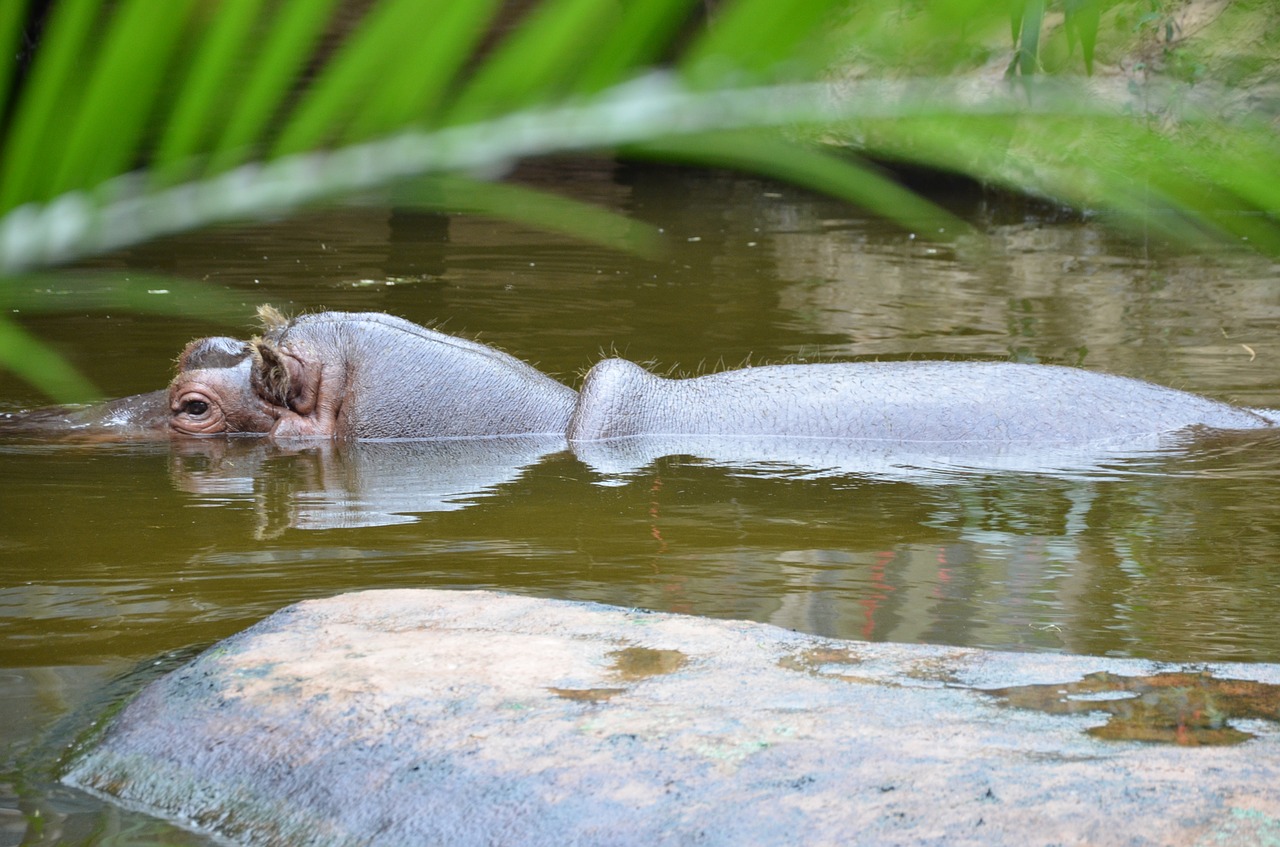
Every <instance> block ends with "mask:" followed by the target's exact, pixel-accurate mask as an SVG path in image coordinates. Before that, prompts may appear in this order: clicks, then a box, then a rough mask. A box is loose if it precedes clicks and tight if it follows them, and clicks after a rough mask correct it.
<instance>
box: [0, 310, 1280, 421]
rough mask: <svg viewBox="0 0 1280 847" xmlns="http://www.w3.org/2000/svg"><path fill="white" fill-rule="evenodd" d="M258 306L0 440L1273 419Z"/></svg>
mask: <svg viewBox="0 0 1280 847" xmlns="http://www.w3.org/2000/svg"><path fill="white" fill-rule="evenodd" d="M259 313H260V317H261V319H262V321H263V323H264V330H263V332H262V334H261V335H260V336H256V337H253V338H251V339H249V340H247V341H244V340H238V339H233V338H221V337H219V338H202V339H198V340H196V341H193V342H191V343H190V344H188V345H187V347H186V349H185V350H184V351H183V353H182V355H181V357H180V358H179V360H178V373H177V376H175V377H174V379H173V381H172V382H171V383H170V385H169V388H168V390H167V391H156V392H151V393H148V394H141V395H137V396H135V397H127V398H124V399H122V400H116V401H113V402H110V403H105V404H102V405H99V406H93V407H88V408H85V409H80V410H74V411H68V410H54V411H49V410H46V411H41V412H35V413H28V414H27V415H11V416H9V420H8V422H7V425H6V426H0V431H4V430H5V429H8V431H10V432H14V431H18V430H21V429H24V428H25V429H26V430H39V431H52V430H61V431H68V432H76V433H83V434H104V433H105V434H108V435H111V436H116V437H123V438H134V437H137V438H145V437H155V436H167V437H178V438H183V437H202V436H203V437H207V436H214V435H218V436H267V437H270V438H272V439H297V438H302V439H339V440H388V439H452V438H475V437H502V436H530V435H555V436H558V437H560V438H562V439H565V440H567V441H568V443H569V444H571V445H588V444H592V443H597V442H608V441H616V440H619V439H634V438H646V439H655V438H656V439H667V440H668V441H670V440H671V439H676V440H679V439H695V440H696V439H699V438H716V439H724V438H729V439H755V440H756V442H757V443H758V442H760V440H761V439H763V440H765V441H768V440H769V439H786V440H790V441H795V440H799V439H826V440H838V441H844V442H875V443H893V444H949V445H1009V444H1031V445H1075V444H1088V443H1094V442H1098V441H1104V440H1106V441H1116V440H1123V439H1132V438H1140V437H1149V436H1162V435H1165V434H1170V433H1181V432H1187V431H1196V430H1197V429H1205V430H1213V431H1220V430H1255V429H1262V428H1269V427H1274V426H1276V424H1277V421H1278V420H1280V413H1277V412H1275V411H1272V410H1267V409H1251V408H1243V407H1238V406H1232V405H1230V404H1227V403H1223V402H1219V401H1216V400H1212V399H1209V398H1206V397H1201V396H1199V395H1195V394H1191V393H1188V392H1184V391H1179V390H1176V389H1172V388H1166V387H1162V386H1159V385H1154V384H1151V383H1148V382H1143V381H1141V380H1137V379H1131V378H1128V377H1122V376H1114V375H1107V374H1100V373H1095V372H1090V371H1085V370H1081V369H1078V368H1069V367H1062V366H1056V365H1031V364H1016V363H1010V362H950V361H909V362H844V363H825V364H783V365H767V366H758V367H747V368H742V369H739V370H731V371H725V372H721V373H713V374H708V375H704V376H698V377H692V378H687V379H671V378H666V377H661V376H658V375H655V374H653V373H650V372H649V371H647V370H645V369H644V368H642V367H640V366H639V365H636V364H633V363H631V362H627V361H625V360H622V359H606V360H604V361H601V362H599V363H598V364H596V365H595V366H594V367H592V368H591V370H590V371H589V372H588V373H587V374H586V377H585V379H584V380H583V383H582V388H581V390H580V391H574V390H573V389H572V388H570V387H568V386H566V385H564V384H562V383H560V382H557V381H556V380H554V379H552V378H550V377H548V376H546V375H545V374H543V373H541V372H539V371H538V370H536V369H535V368H533V367H532V366H530V365H528V364H526V363H524V362H522V361H520V360H518V359H516V358H514V357H512V356H510V355H508V354H506V353H503V352H500V351H498V350H495V349H493V348H492V347H488V346H486V345H483V344H479V343H476V342H474V341H467V340H464V339H461V338H457V337H454V336H450V335H445V334H443V333H440V332H436V331H434V330H430V329H427V328H424V327H421V326H418V325H416V324H413V323H411V322H409V321H406V320H402V319H400V318H396V317H392V316H390V315H386V314H381V313H346V312H322V313H316V314H306V315H302V316H299V317H294V318H292V319H286V318H285V317H284V316H283V315H281V314H280V313H279V312H277V311H275V310H274V309H272V308H270V307H264V308H262V309H260V310H259Z"/></svg>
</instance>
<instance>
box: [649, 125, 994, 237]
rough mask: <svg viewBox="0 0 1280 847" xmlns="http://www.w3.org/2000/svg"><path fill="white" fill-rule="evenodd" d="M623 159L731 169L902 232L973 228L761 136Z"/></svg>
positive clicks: (812, 153) (673, 145)
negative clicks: (796, 188) (844, 203)
mask: <svg viewBox="0 0 1280 847" xmlns="http://www.w3.org/2000/svg"><path fill="white" fill-rule="evenodd" d="M624 152H625V153H627V154H630V155H639V156H644V157H657V158H663V159H674V160H679V161H682V162H692V163H695V164H702V165H709V166H712V167H723V168H735V169H741V170H749V171H752V172H754V173H760V174H765V175H767V176H772V177H775V178H777V179H782V180H786V181H788V182H791V183H794V184H796V185H801V186H804V187H807V188H810V189H813V190H815V191H820V192H823V193H825V194H830V195H833V196H836V197H840V198H843V199H845V200H848V201H850V202H852V203H856V204H857V205H859V206H861V207H863V208H865V209H868V210H870V211H872V212H874V213H876V214H878V215H880V216H882V217H884V218H887V219H889V220H891V221H894V222H895V223H897V224H899V225H900V226H902V227H904V228H906V229H917V228H921V227H928V228H931V229H936V228H945V229H946V230H947V232H948V233H950V234H951V236H955V235H958V234H961V233H965V232H969V231H970V229H971V227H970V226H969V225H968V224H967V223H965V222H964V221H962V220H960V219H959V218H956V217H955V216H953V215H952V214H951V213H950V212H947V211H945V210H943V209H941V208H939V207H938V206H935V205H934V204H932V203H930V202H928V201H927V200H924V199H923V198H921V197H919V196H918V195H916V194H914V193H912V192H910V191H908V190H907V189H905V188H903V187H902V186H900V185H898V184H897V183H896V182H894V181H893V180H891V179H889V178H888V177H886V176H883V175H882V174H880V173H878V172H877V171H876V170H874V169H872V168H871V167H868V166H865V165H862V164H860V163H858V162H856V161H851V160H849V159H846V158H842V157H838V156H835V155H832V154H830V153H824V152H821V151H819V150H815V149H813V148H808V147H802V146H799V145H795V144H790V143H788V142H786V141H784V140H782V139H780V138H778V137H776V136H774V135H770V134H764V133H746V132H733V133H709V134H704V135H696V136H688V137H683V138H667V139H663V140H660V141H653V142H645V143H642V144H636V145H630V146H628V147H627V148H625V151H624Z"/></svg>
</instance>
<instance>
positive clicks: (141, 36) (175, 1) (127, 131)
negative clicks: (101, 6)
mask: <svg viewBox="0 0 1280 847" xmlns="http://www.w3.org/2000/svg"><path fill="white" fill-rule="evenodd" d="M192 7H193V4H192V0H166V2H164V3H161V4H155V3H153V2H151V0H130V2H126V3H123V4H122V5H120V6H118V7H117V8H116V9H115V10H114V12H113V14H112V17H111V22H110V26H109V28H108V31H107V35H106V39H105V41H104V42H103V44H102V46H101V47H100V48H99V51H98V56H97V61H96V62H94V63H93V65H92V66H91V67H90V68H89V69H88V72H87V73H86V75H85V83H86V88H85V92H84V95H83V97H82V98H81V101H80V108H79V109H78V110H77V112H76V114H75V116H74V118H73V119H72V120H71V122H70V126H69V128H68V129H66V130H64V131H65V132H66V134H67V135H68V137H69V143H68V146H67V147H66V150H65V152H64V154H63V157H62V161H61V162H60V163H59V166H58V168H57V171H56V176H55V178H54V180H53V183H52V191H51V193H52V194H53V195H54V196H56V195H58V194H62V193H63V192H66V191H71V190H74V189H78V188H85V187H89V186H94V185H97V184H98V183H100V182H102V181H104V180H106V179H108V178H109V177H112V176H116V175H117V174H120V173H123V172H124V171H127V170H129V169H130V168H131V167H132V166H133V165H134V163H135V162H136V161H137V157H138V152H139V146H140V142H141V140H142V137H143V134H144V132H145V130H146V121H147V118H148V117H149V116H150V114H151V109H152V108H153V107H154V105H155V104H156V102H157V101H159V100H160V99H161V94H160V89H161V86H162V85H163V84H164V81H165V78H166V70H167V68H168V65H169V59H170V57H171V56H172V55H173V53H174V52H175V51H176V49H177V46H178V43H179V39H178V33H179V31H180V30H181V28H182V26H183V25H184V23H185V22H186V20H187V18H188V16H189V14H190V11H191V9H192ZM126 91H127V92H129V96H128V97H121V96H120V93H121V92H126ZM105 126H110V127H111V131H110V132H106V133H104V132H101V131H100V130H101V128H102V127H105Z"/></svg>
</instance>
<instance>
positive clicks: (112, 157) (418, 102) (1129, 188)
mask: <svg viewBox="0 0 1280 847" xmlns="http://www.w3.org/2000/svg"><path fill="white" fill-rule="evenodd" d="M1062 2H1064V3H1065V4H1066V5H1065V6H1063V7H1061V8H1062V9H1063V11H1064V12H1065V13H1066V14H1067V16H1068V21H1067V24H1066V25H1065V27H1062V28H1061V29H1062V33H1061V35H1062V37H1063V38H1066V39H1068V40H1069V41H1070V43H1071V48H1072V50H1074V46H1075V45H1077V44H1078V45H1080V46H1081V53H1082V54H1083V56H1082V59H1083V63H1084V64H1085V65H1086V66H1087V67H1089V68H1090V69H1092V67H1093V65H1094V62H1095V54H1096V51H1097V50H1098V49H1100V48H1098V47H1097V44H1096V41H1097V38H1096V36H1097V34H1098V32H1099V31H1100V30H1099V27H1100V26H1101V24H1100V23H1099V21H1100V15H1101V14H1102V12H1101V8H1102V4H1101V3H1100V0H1062ZM1133 2H1136V0H1133ZM525 5H528V6H529V8H528V9H527V11H523V12H522V13H521V14H519V15H518V20H515V21H514V25H513V21H512V20H511V18H512V12H511V10H510V9H509V8H507V7H504V6H503V5H502V4H501V3H500V2H499V0H435V2H430V3H423V2H421V0H380V1H379V0H367V2H355V3H351V2H347V3H344V2H341V0H309V2H305V3H304V2H290V1H289V0H220V2H218V3H216V4H209V3H202V2H198V0H165V2H163V3H157V2H155V1H154V0H56V2H54V3H52V4H51V7H50V12H49V17H48V20H47V21H46V25H45V26H44V27H43V30H42V33H41V36H40V39H39V43H38V47H37V48H36V49H35V50H34V53H33V56H34V59H33V61H32V62H31V64H30V67H29V68H27V69H25V73H24V74H23V75H22V77H21V78H20V79H18V78H15V77H14V75H13V72H14V68H13V67H12V66H6V67H3V68H0V96H3V97H4V98H5V99H4V102H3V103H0V116H3V120H4V123H3V125H0V274H4V273H9V274H12V273H15V272H18V271H21V270H23V269H30V268H39V267H47V266H50V265H57V264H62V263H66V262H68V261H72V260H75V259H77V258H80V257H83V256H86V255H90V254H93V253H95V252H101V251H106V250H111V249H114V248H117V247H120V246H123V245H126V244H130V243H135V242H138V241H142V240H146V239H149V238H153V237H155V236H157V235H160V234H164V233H168V232H173V231H175V230H178V229H183V228H190V227H198V226H202V225H206V224H210V223H215V222H220V221H226V220H235V219H252V218H254V217H261V216H266V215H275V214H279V213H281V212H287V211H289V210H292V209H295V208H298V207H300V206H302V205H304V204H314V203H316V202H319V201H323V200H326V199H330V198H336V197H340V196H344V195H350V194H352V193H357V192H363V193H367V192H369V191H370V190H371V189H379V188H383V187H390V186H392V185H394V184H397V183H401V182H403V181H404V180H405V179H406V178H417V177H421V176H427V175H432V174H435V175H437V176H438V177H440V179H439V180H438V181H437V182H435V183H434V188H424V187H423V186H424V184H422V183H416V184H415V185H414V187H410V188H408V189H407V190H405V191H402V192H401V193H400V194H399V195H398V196H397V198H396V199H397V202H408V203H416V204H420V205H424V206H429V207H437V208H440V207H444V208H449V207H452V208H455V209H456V208H458V207H459V203H460V200H459V198H460V197H462V196H464V195H467V194H470V195H471V200H470V202H468V203H466V204H463V205H465V206H466V207H467V208H472V209H477V210H481V211H483V212H485V213H489V214H501V213H504V212H507V213H510V214H513V215H514V216H515V217H518V218H523V219H525V220H537V221H539V222H540V223H541V224H542V225H545V226H549V227H552V228H556V229H560V230H562V231H565V232H569V233H572V234H574V235H575V236H576V237H587V238H594V239H596V240H598V241H601V242H602V243H607V244H613V245H615V246H617V247H619V248H622V249H638V248H639V249H645V248H646V247H647V248H649V249H651V248H652V246H653V244H654V243H655V238H656V236H655V234H654V233H652V232H649V233H645V232H643V231H642V227H640V225H638V224H635V223H634V222H627V221H625V220H619V219H617V218H615V217H612V216H610V215H607V214H604V213H602V212H601V211H600V210H595V209H584V208H583V207H581V206H580V204H575V203H570V202H567V201H558V200H533V199H531V197H530V194H529V193H528V192H527V191H524V190H521V191H519V192H516V191H515V190H514V189H513V190H512V191H510V192H506V191H504V190H502V189H501V188H499V187H497V186H488V187H487V188H489V189H492V190H485V189H486V187H484V186H481V185H479V184H478V183H476V182H474V181H471V182H464V181H463V180H466V179H469V177H468V176H467V175H468V174H470V175H475V174H494V173H498V172H501V171H502V170H503V169H504V168H505V167H506V166H507V165H508V164H509V163H511V162H513V161H515V160H518V159H520V158H522V157H526V156H536V155H541V154H546V153H555V152H565V151H592V150H605V151H609V150H613V151H617V150H627V151H630V153H631V154H633V155H644V156H657V157H662V158H664V159H670V160H678V161H689V162H698V163H708V164H715V165H721V166H731V167H739V168H746V169H750V170H754V171H757V172H763V173H767V174H770V175H773V176H776V177H780V178H784V179H790V180H793V181H796V182H799V183H801V184H804V185H807V186H809V187H813V188H817V189H820V190H824V191H827V192H830V193H832V194H835V195H837V196H839V197H843V198H845V199H848V200H850V201H851V202H854V203H857V204H859V205H862V206H864V207H866V208H869V209H871V210H873V211H875V212H878V213H880V214H883V215H885V216H887V217H889V218H891V219H894V220H898V221H901V222H903V223H904V224H908V225H909V224H911V223H912V222H915V221H922V220H923V221H928V222H930V224H931V225H932V224H935V223H937V224H939V225H941V226H944V227H946V228H948V229H949V231H952V232H954V231H956V230H959V229H962V228H963V226H964V225H963V224H962V223H960V222H958V221H955V220H952V219H950V218H949V217H948V216H947V215H946V213H945V212H943V211H941V210H939V209H937V208H935V207H933V206H932V205H931V204H930V203H928V201H926V200H924V199H922V198H920V197H918V196H915V195H912V194H910V193H909V192H906V191H905V190H903V189H902V188H900V187H899V186H897V185H896V184H895V183H894V182H893V181H892V180H890V179H888V178H886V177H885V176H884V175H883V174H882V173H880V172H879V171H878V170H876V169H875V168H873V167H870V166H869V165H868V164H867V163H866V160H865V159H858V158H851V157H850V156H848V155H845V154H844V153H842V152H839V151H835V150H830V149H829V150H827V151H826V152H823V151H822V150H821V149H819V148H820V147H821V146H822V145H820V144H817V143H816V142H818V141H831V140H835V141H836V142H838V146H839V147H843V148H845V150H846V152H847V150H848V149H849V148H856V149H858V150H859V151H860V152H861V153H862V154H864V155H866V156H869V157H870V158H872V159H880V160H885V161H903V162H911V163H917V164H924V165H927V166H931V167H937V168H942V169H946V170H950V171H956V172H959V173H965V174H969V175H972V176H974V177H975V178H977V179H980V180H983V181H986V182H990V183H994V184H998V185H1005V186H1009V187H1011V188H1013V189H1015V190H1018V191H1023V192H1030V193H1034V194H1039V195H1043V196H1046V197H1049V198H1052V199H1055V200H1059V201H1062V202H1065V203H1070V204H1072V205H1075V206H1078V207H1081V208H1093V209H1100V210H1104V211H1109V212H1110V213H1112V214H1113V216H1114V218H1115V219H1116V220H1118V221H1120V222H1122V223H1123V222H1132V223H1135V224H1137V225H1140V226H1141V227H1143V230H1144V231H1146V232H1151V231H1157V232H1165V233H1167V234H1169V235H1172V236H1176V237H1178V238H1184V237H1189V236H1191V235H1195V236H1197V237H1203V236H1206V235H1207V236H1210V237H1216V238H1219V239H1227V240H1231V239H1240V238H1248V239H1249V243H1250V244H1251V245H1253V246H1254V247H1256V248H1259V249H1266V250H1271V251H1276V252H1280V232H1278V231H1277V227H1276V225H1275V220H1274V217H1273V215H1274V212H1275V211H1276V210H1277V209H1280V161H1277V160H1278V159H1280V153H1278V152H1277V145H1276V144H1275V139H1274V134H1273V132H1272V131H1271V129H1270V128H1269V127H1267V126H1264V125H1254V124H1251V123H1249V122H1248V120H1247V119H1242V120H1235V121H1223V120H1221V119H1219V118H1218V117H1216V116H1214V117H1210V116H1208V115H1207V114H1204V113H1202V112H1197V110H1196V109H1194V108H1182V109H1181V110H1180V111H1178V112H1177V124H1178V128H1177V130H1176V131H1173V132H1170V131H1168V130H1167V128H1166V127H1165V126H1164V125H1163V124H1166V123H1168V120H1167V118H1168V116H1169V115H1170V114H1173V111H1174V106H1176V105H1177V104H1179V103H1181V102H1183V101H1185V100H1187V99H1188V96H1187V95H1188V92H1187V91H1186V90H1185V89H1176V90H1164V89H1160V88H1158V87H1155V88H1152V89H1151V90H1149V91H1147V90H1144V91H1143V92H1142V103H1143V104H1144V105H1143V107H1142V108H1141V109H1135V108H1134V106H1133V102H1132V101H1128V102H1125V101H1119V100H1115V99H1112V100H1100V99H1099V98H1098V96H1097V94H1096V92H1094V91H1092V90H1090V89H1089V88H1088V87H1087V85H1086V84H1085V83H1084V80H1083V77H1081V78H1078V79H1077V78H1075V77H1073V76H1070V75H1068V76H1067V77H1055V76H1054V75H1053V74H1050V73H1046V72H1045V70H1044V67H1043V64H1044V63H1043V62H1042V61H1041V57H1040V55H1039V53H1040V51H1041V50H1042V49H1044V46H1045V43H1046V38H1047V37H1049V36H1051V35H1053V33H1054V30H1053V25H1052V24H1051V23H1050V22H1049V21H1050V17H1051V13H1052V12H1054V10H1055V9H1058V8H1059V7H1058V6H1056V5H1055V4H1054V3H1052V2H1050V3H1048V4H1046V3H1045V2H1044V0H1015V3H1014V4H1013V6H1012V8H1013V10H1014V13H1013V14H1012V16H1011V15H1010V13H1009V9H1010V7H1009V6H1005V5H1004V4H990V3H985V2H981V0H937V2H931V3H927V4H913V3H902V2H901V0H864V2H860V3H856V4H850V3H848V2H846V0H791V2H787V3H778V2H776V0H723V2H720V3H716V4H714V13H713V14H712V15H711V20H710V21H709V22H706V21H704V20H703V7H702V3H701V2H695V0H630V1H629V2H621V1H620V0H541V2H536V3H532V2H531V3H528V4H525ZM1114 5H1123V2H1122V3H1120V4H1114ZM1130 5H1132V2H1131V3H1130ZM40 6H41V4H34V3H33V4H28V3H26V2H20V1H19V0H11V2H6V3H0V49H4V50H5V51H7V52H6V55H9V56H12V55H15V54H17V53H20V52H21V49H20V48H21V42H22V39H23V38H24V37H26V36H27V33H28V31H29V30H30V29H31V26H30V24H31V21H32V17H33V16H34V15H35V14H36V9H37V8H38V7H40ZM1011 24H1012V32H1013V34H1014V43H1013V44H1008V43H1007V42H1006V48H1005V52H1004V56H1005V57H1008V56H1011V55H1012V56H1013V57H1014V59H1013V61H1014V66H1015V67H1016V68H1017V69H1019V70H1021V72H1022V73H1021V74H1020V76H1019V80H1018V85H1017V86H1016V87H1010V86H1009V85H1008V84H1007V83H1005V82H1003V81H1002V80H1001V79H1000V75H999V74H998V73H996V74H994V75H992V74H987V73H986V71H985V68H988V67H993V66H999V67H1003V66H1004V65H1005V64H1008V62H1007V61H1005V62H1001V60H1000V58H999V56H998V55H995V54H994V53H993V48H992V44H994V43H997V41H993V38H995V39H998V38H999V33H1001V32H1003V33H1005V36H1004V38H1005V39H1007V38H1008V35H1007V33H1008V32H1009V31H1010V25H1011ZM1191 93H1192V94H1196V95H1207V96H1202V97H1201V100H1202V101H1204V100H1209V101H1212V100H1213V92H1212V91H1211V90H1208V91H1206V89H1205V88H1203V87H1202V88H1201V89H1197V90H1196V91H1194V92H1191ZM1193 99H1194V98H1193ZM1162 103H1166V104H1171V105H1170V106H1169V108H1168V109H1164V110H1162V109H1163V107H1162V106H1161V105H1160V104H1162ZM1151 104H1155V105H1154V106H1152V105H1151ZM802 140H808V141H809V142H810V143H804V141H802ZM448 175H451V176H448ZM446 177H447V178H446ZM538 202H541V203H544V204H546V209H547V210H548V213H547V214H541V213H533V212H530V209H531V208H534V207H533V206H532V205H531V204H536V203H538ZM4 284H5V283H4V281H3V279H0V286H3V285H4ZM9 338H10V341H11V343H8V344H0V367H9V368H11V369H12V368H16V367H18V366H19V364H20V362H19V360H18V358H15V357H25V356H28V355H29V354H30V352H31V350H32V349H33V348H32V347H31V345H30V344H29V343H27V342H25V341H21V339H19V341H13V339H15V338H18V336H16V335H13V334H12V333H9ZM14 350H19V352H18V353H14V352H13V351H14ZM22 366H23V367H27V366H26V365H25V364H22ZM29 370H30V369H29V368H28V371H29ZM61 384H63V385H67V386H69V385H70V383H67V382H65V381H63V383H61ZM48 387H49V388H50V390H52V389H53V383H49V386H48ZM69 392H70V389H69V388H68V389H67V390H65V391H60V392H59V393H60V394H61V395H64V396H65V395H66V394H67V393H69Z"/></svg>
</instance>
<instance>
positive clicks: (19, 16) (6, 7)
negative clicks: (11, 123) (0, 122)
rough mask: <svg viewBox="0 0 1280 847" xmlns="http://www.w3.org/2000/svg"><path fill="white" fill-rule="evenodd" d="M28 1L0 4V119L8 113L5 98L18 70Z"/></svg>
mask: <svg viewBox="0 0 1280 847" xmlns="http://www.w3.org/2000/svg"><path fill="white" fill-rule="evenodd" d="M27 5H28V0H10V2H8V3H4V4H0V51H3V52H0V56H4V57H5V60H4V61H3V62H0V117H3V116H4V115H5V114H7V113H8V111H9V103H8V102H6V98H8V97H9V96H10V91H9V84H10V81H11V80H12V79H13V76H14V73H15V72H16V71H17V70H18V62H17V57H18V56H20V55H22V52H23V44H22V37H23V33H22V27H23V25H24V24H25V23H26V20H27Z"/></svg>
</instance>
